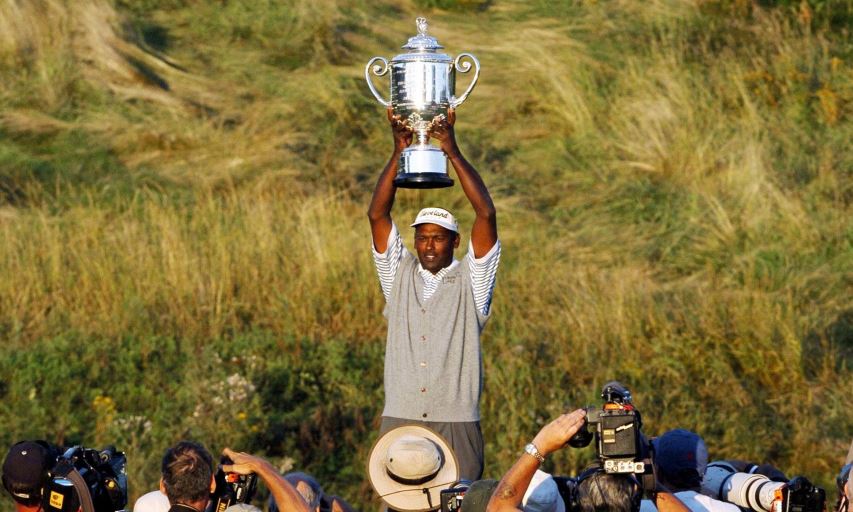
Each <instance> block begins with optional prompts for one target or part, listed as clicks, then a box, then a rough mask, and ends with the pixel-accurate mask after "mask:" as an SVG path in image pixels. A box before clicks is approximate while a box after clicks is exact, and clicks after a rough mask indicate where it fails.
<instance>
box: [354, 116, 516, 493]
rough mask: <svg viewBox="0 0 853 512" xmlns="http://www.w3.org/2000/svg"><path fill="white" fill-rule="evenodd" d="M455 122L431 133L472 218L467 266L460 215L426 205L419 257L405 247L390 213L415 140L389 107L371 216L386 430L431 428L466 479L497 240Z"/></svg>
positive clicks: (473, 458)
mask: <svg viewBox="0 0 853 512" xmlns="http://www.w3.org/2000/svg"><path fill="white" fill-rule="evenodd" d="M455 118H456V115H455V112H454V111H453V110H452V109H450V110H449V111H448V114H447V116H446V117H444V118H442V117H438V118H436V119H435V121H434V122H433V123H432V126H431V128H430V132H429V133H430V136H431V137H432V138H433V139H435V140H437V141H439V143H440V147H441V151H443V153H444V154H445V155H447V158H448V159H449V160H450V163H451V164H452V166H453V169H454V170H455V171H456V175H457V177H458V179H459V183H460V184H461V186H462V190H463V191H464V192H465V195H466V196H467V198H468V200H469V201H470V203H471V206H472V207H473V208H474V212H475V214H476V218H475V220H474V225H473V227H472V229H471V240H470V242H469V243H468V253H467V255H466V256H465V257H464V258H463V261H461V262H460V261H459V260H456V259H455V258H454V257H453V251H454V249H456V248H457V247H458V246H459V242H460V240H461V235H460V233H459V227H458V224H457V222H456V219H455V218H454V217H453V215H452V214H451V213H450V212H448V211H446V210H444V209H441V208H424V209H423V210H421V211H420V213H419V214H418V216H417V218H416V219H415V221H414V222H413V223H412V225H411V226H412V227H414V228H415V236H414V244H415V251H416V253H417V258H416V257H415V256H413V255H412V254H411V253H410V252H409V251H408V250H407V249H406V248H405V247H403V239H402V237H401V235H400V233H399V231H398V230H397V226H396V225H395V224H394V222H393V221H392V219H391V207H392V205H393V203H394V196H395V194H396V191H397V186H396V185H394V178H395V176H396V175H397V171H398V165H399V160H400V156H401V154H402V152H403V151H404V150H405V149H406V148H407V147H409V145H410V144H411V142H412V138H413V134H412V129H411V128H409V127H408V126H407V125H406V124H405V123H404V122H403V121H402V120H401V119H400V117H399V116H396V115H394V114H393V111H392V110H391V109H390V108H389V109H388V119H389V121H390V122H391V131H392V133H393V136H394V152H393V154H392V155H391V159H390V160H389V161H388V164H387V165H386V166H385V169H384V170H383V171H382V175H381V176H380V177H379V181H378V183H377V184H376V189H375V191H374V193H373V199H372V201H371V203H370V209H369V211H368V217H369V218H370V229H371V232H372V235H373V256H374V260H375V263H376V270H377V273H378V274H379V280H380V283H381V285H382V292H383V294H384V295H385V301H386V305H385V310H384V313H383V314H384V315H385V317H386V318H387V319H388V337H387V341H386V347H385V408H384V410H383V412H382V426H381V432H382V433H385V432H387V431H388V430H391V429H393V428H395V427H398V426H400V425H404V424H411V423H418V424H422V425H425V426H427V427H430V428H432V429H433V430H435V431H436V432H438V433H439V434H441V435H442V436H443V437H444V438H445V439H446V440H447V441H448V442H449V443H450V445H451V447H452V448H453V451H454V453H455V454H456V457H457V459H458V462H459V469H460V478H463V479H466V480H472V481H473V480H478V479H479V478H480V476H481V475H482V472H483V436H482V433H481V431H480V422H479V420H480V414H479V401H480V392H481V390H482V382H483V374H482V356H481V354H480V332H481V331H482V329H483V327H484V326H485V324H486V321H487V320H488V318H489V314H490V306H491V299H492V291H493V289H494V284H495V276H496V273H497V267H498V261H499V259H500V242H499V241H498V232H497V217H496V214H495V206H494V204H493V203H492V198H491V196H490V195H489V191H488V189H486V185H485V184H484V183H483V180H482V178H480V175H479V174H478V173H477V171H476V170H475V169H474V167H473V166H472V165H471V164H470V163H469V162H468V161H467V160H466V159H465V157H464V156H463V155H462V153H461V151H460V150H459V146H458V145H457V144H456V137H455V133H454V128H453V125H454V122H455Z"/></svg>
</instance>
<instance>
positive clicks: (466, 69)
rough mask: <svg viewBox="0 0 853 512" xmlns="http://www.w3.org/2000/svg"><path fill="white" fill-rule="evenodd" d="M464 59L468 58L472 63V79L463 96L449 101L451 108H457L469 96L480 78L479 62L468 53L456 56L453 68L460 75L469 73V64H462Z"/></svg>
mask: <svg viewBox="0 0 853 512" xmlns="http://www.w3.org/2000/svg"><path fill="white" fill-rule="evenodd" d="M465 57H468V58H469V59H471V62H473V63H474V78H472V79H471V83H470V84H469V85H468V88H467V89H466V90H465V94H463V95H462V96H459V97H458V98H454V99H453V100H451V101H450V106H451V107H453V108H456V107H458V106H459V105H461V104H462V102H463V101H465V99H466V98H467V97H468V95H469V94H471V91H472V90H473V89H474V86H475V85H477V79H478V78H480V61H478V60H477V57H474V56H473V55H471V54H470V53H460V54H459V55H457V56H456V60H455V61H454V62H453V66H454V67H455V68H456V69H457V71H459V72H460V73H467V72H469V71H471V62H462V59H464V58H465Z"/></svg>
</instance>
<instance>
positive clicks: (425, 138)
mask: <svg viewBox="0 0 853 512" xmlns="http://www.w3.org/2000/svg"><path fill="white" fill-rule="evenodd" d="M417 133H418V146H428V145H429V132H427V130H426V128H420V129H418V131H417Z"/></svg>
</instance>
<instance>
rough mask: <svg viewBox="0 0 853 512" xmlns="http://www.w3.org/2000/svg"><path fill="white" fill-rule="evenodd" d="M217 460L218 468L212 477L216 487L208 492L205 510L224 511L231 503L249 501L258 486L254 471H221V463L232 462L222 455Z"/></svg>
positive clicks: (207, 511)
mask: <svg viewBox="0 0 853 512" xmlns="http://www.w3.org/2000/svg"><path fill="white" fill-rule="evenodd" d="M219 462H220V465H219V470H218V471H217V472H216V475H215V476H214V477H213V478H214V480H215V481H216V489H214V491H213V492H212V493H211V494H210V503H209V504H208V505H207V510H206V512H224V511H225V509H226V508H228V507H230V506H231V505H236V504H237V503H249V501H251V500H252V496H254V495H255V489H256V488H257V486H258V475H256V474H254V473H251V474H248V475H240V474H237V473H226V472H225V471H223V470H222V464H233V463H234V462H233V461H232V460H231V459H230V458H229V457H225V456H223V457H222V459H220V461H219Z"/></svg>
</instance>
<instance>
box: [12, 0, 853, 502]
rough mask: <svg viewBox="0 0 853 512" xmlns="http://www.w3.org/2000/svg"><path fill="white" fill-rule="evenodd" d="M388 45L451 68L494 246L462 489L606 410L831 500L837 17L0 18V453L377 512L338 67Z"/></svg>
mask: <svg viewBox="0 0 853 512" xmlns="http://www.w3.org/2000/svg"><path fill="white" fill-rule="evenodd" d="M418 15H425V16H427V17H428V19H429V21H430V26H431V32H432V33H433V34H434V35H435V36H436V37H438V39H439V41H440V42H441V43H442V44H444V45H445V47H446V50H447V51H448V52H449V53H451V54H457V53H460V52H462V51H470V52H472V53H474V54H475V55H476V56H477V57H478V58H479V60H480V62H481V64H482V73H481V77H480V83H479V84H478V86H477V87H476V89H475V90H474V91H473V93H472V94H471V96H470V97H469V99H468V101H467V102H466V103H465V104H464V105H463V106H461V107H460V109H459V113H458V119H459V120H458V124H457V133H458V138H459V141H460V145H461V146H462V149H463V151H464V152H465V154H466V155H467V156H468V158H469V159H470V160H471V161H472V162H473V163H474V164H475V166H477V167H478V169H479V170H480V171H481V173H482V174H483V177H484V179H485V181H486V183H487V184H488V185H489V187H490V190H491V191H492V194H493V196H494V198H495V200H496V203H497V207H498V214H499V227H500V235H501V239H502V241H503V247H504V249H503V259H502V262H501V268H500V272H499V277H498V284H497V289H496V292H495V299H494V306H493V311H494V316H493V319H492V320H491V321H490V324H489V326H488V327H487V329H486V331H485V336H484V339H483V345H484V362H485V365H486V388H485V393H484V396H483V400H484V401H483V406H482V417H483V430H484V434H485V437H486V442H487V462H486V476H490V477H498V476H499V475H500V474H501V473H502V472H503V471H505V470H506V469H507V468H508V467H509V465H510V464H511V462H512V461H513V460H514V458H515V457H516V456H517V454H518V453H519V450H520V447H522V446H523V445H524V443H525V442H527V441H528V440H529V439H530V438H531V437H532V435H533V434H535V432H536V430H537V429H538V427H539V426H540V425H542V424H544V422H546V421H547V420H548V419H549V418H552V417H554V416H555V415H556V414H558V412H559V411H561V410H563V409H564V408H565V407H567V406H569V405H581V404H586V403H593V402H595V401H597V391H598V389H599V388H600V386H601V384H602V383H604V382H605V381H607V380H610V379H613V378H618V379H620V380H622V381H623V382H625V383H626V384H628V385H629V386H630V387H631V388H632V390H633V391H634V396H635V399H636V403H637V405H638V406H639V407H640V408H641V410H642V412H643V415H644V419H645V426H646V427H645V428H646V431H647V432H648V433H649V434H652V435H657V434H660V433H662V432H664V431H666V430H668V429H670V428H674V427H685V428H690V429H694V430H696V431H698V432H699V433H701V434H702V435H703V436H704V437H705V439H706V441H707V443H708V445H709V449H710V451H711V455H712V457H729V458H732V457H737V458H749V459H754V460H762V461H764V460H766V461H770V462H772V463H775V464H777V465H778V466H779V467H781V468H782V469H784V470H785V471H786V472H787V473H789V474H805V475H807V476H809V477H811V478H813V479H814V480H816V481H818V482H819V483H820V484H822V485H824V486H825V487H827V490H828V492H829V495H830V499H831V500H834V484H833V479H834V475H835V474H836V472H837V471H838V469H839V468H840V466H841V464H842V462H843V457H844V455H845V454H846V449H847V446H848V445H849V442H850V438H851V433H853V412H851V411H852V410H853V409H851V407H850V396H851V395H850V390H851V376H853V372H851V364H852V363H853V205H851V203H853V179H851V178H853V176H851V171H853V150H851V149H850V141H851V140H853V123H851V118H853V43H851V38H850V32H849V30H850V26H851V20H853V8H851V6H850V4H849V2H846V1H841V0H825V1H821V0H811V1H804V2H786V1H776V2H772V1H761V2H745V1H740V0H697V1H686V0H648V1H643V2H635V1H629V0H624V1H615V0H614V1H609V2H605V1H581V0H576V1H560V2H557V1H554V2H551V1H544V0H542V1H500V0H494V1H489V0H458V1H453V0H421V1H411V0H406V1H403V2H390V1H385V0H382V1H371V2H369V1H362V0H329V1H324V2H309V1H306V0H288V1H285V2H272V1H258V0H228V1H217V2H214V1H209V0H208V1H204V0H197V1H190V0H162V1H155V0H115V1H108V0H74V1H70V0H32V1H30V2H15V1H12V0H8V1H4V2H2V3H0V73H2V80H0V240H2V243H0V373H1V374H2V375H3V381H2V383H0V397H2V400H0V446H8V445H9V444H11V443H12V442H14V441H16V440H19V439H23V438H33V437H45V438H48V439H49V440H52V441H54V442H58V443H65V444H71V443H84V444H86V445H91V446H94V445H97V446H98V447H100V446H102V445H105V444H108V443H111V444H115V445H117V446H118V447H119V448H122V449H124V450H126V451H127V453H128V458H129V472H130V481H131V485H132V489H131V495H132V498H135V497H137V496H139V495H140V494H142V493H144V492H146V491H147V490H150V489H153V488H154V486H155V485H156V481H157V478H158V469H159V463H158V462H159V458H160V456H161V454H162V452H163V450H164V449H165V447H166V446H168V445H169V444H171V443H173V442H175V441H176V440H178V439H180V438H183V437H192V438H195V439H198V440H200V441H202V442H204V443H205V444H206V445H207V446H209V447H210V448H211V449H213V450H219V449H221V448H222V447H224V446H226V445H228V446H231V447H234V448H239V449H245V450H248V451H253V452H257V453H262V454H265V455H267V456H268V457H269V458H271V459H272V460H274V461H275V462H276V463H277V464H279V465H280V466H281V467H282V468H283V469H285V468H288V467H294V468H299V469H304V470H306V471H308V472H311V473H314V474H316V475H317V476H318V477H320V479H321V480H322V481H323V482H324V484H325V486H326V488H327V490H330V491H332V492H334V493H336V494H340V495H343V496H345V497H346V498H348V499H349V500H350V501H352V502H353V503H355V504H356V505H357V506H359V508H363V509H370V508H373V507H376V506H377V503H376V502H375V501H372V496H371V493H370V488H369V485H368V484H367V483H366V476H365V472H364V466H365V464H366V456H367V453H368V452H369V449H370V446H371V443H372V442H373V440H374V439H375V437H376V436H375V431H376V430H377V428H378V425H379V417H378V415H379V414H380V412H381V405H382V389H381V387H382V355H383V351H384V336H385V323H384V320H383V318H382V316H381V311H382V306H383V298H382V294H381V291H380V289H379V286H378V283H377V282H376V278H375V272H374V270H373V267H372V262H371V259H370V253H369V245H368V244H369V243H370V242H369V229H368V225H367V219H366V216H365V213H366V208H367V201H368V200H369V197H370V193H371V191H372V187H373V184H374V181H375V179H376V177H377V176H378V174H379V171H380V169H381V168H382V166H383V165H384V163H385V160H386V159H387V157H388V155H389V154H390V150H391V138H390V135H389V133H388V129H387V123H386V122H385V121H384V112H383V109H382V107H381V106H380V105H378V104H377V103H376V102H375V101H374V99H373V98H372V97H371V95H370V93H369V91H368V90H367V87H366V85H365V84H364V78H363V66H364V64H365V63H366V62H367V61H368V59H369V58H370V57H372V56H374V55H382V56H385V57H392V56H394V55H396V54H397V53H399V52H400V51H401V50H399V46H400V45H401V44H403V43H404V42H405V40H406V38H407V37H409V36H411V35H413V34H414V33H415V26H414V18H415V17H416V16H418ZM458 81H459V82H460V87H463V86H464V85H465V84H467V83H468V82H467V81H468V77H466V76H464V75H460V76H459V77H458ZM378 82H381V81H378ZM387 87H388V85H387V82H381V87H380V89H381V90H387ZM426 204H440V205H445V206H446V207H448V208H451V209H452V210H454V211H455V212H457V213H458V214H459V217H460V218H461V220H462V224H463V227H466V226H470V223H471V220H472V215H471V212H470V209H469V208H468V206H467V202H466V200H465V197H464V195H463V194H462V191H461V189H460V188H459V187H458V186H456V187H454V188H452V189H444V190H440V191H411V190H402V191H400V192H399V194H398V200H397V204H396V205H395V211H394V213H395V216H396V218H397V219H398V222H399V223H400V224H401V225H402V224H403V223H404V222H406V220H407V219H409V218H411V217H413V216H414V214H415V213H416V212H417V210H418V209H419V208H420V207H421V206H423V205H426ZM466 229H467V228H466ZM463 243H466V241H464V240H463ZM593 456H594V454H593V453H592V449H586V450H568V449H567V450H564V451H563V452H561V453H560V454H559V455H557V456H556V457H554V460H553V461H552V462H549V463H548V464H549V466H550V467H551V469H553V470H555V471H557V472H559V473H564V474H569V473H572V472H573V471H575V470H576V469H578V468H580V467H582V466H583V465H584V464H585V463H586V462H588V461H589V460H590V459H591V458H592V457H593ZM0 506H2V508H3V510H11V502H10V501H9V500H3V501H2V505H0Z"/></svg>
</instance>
